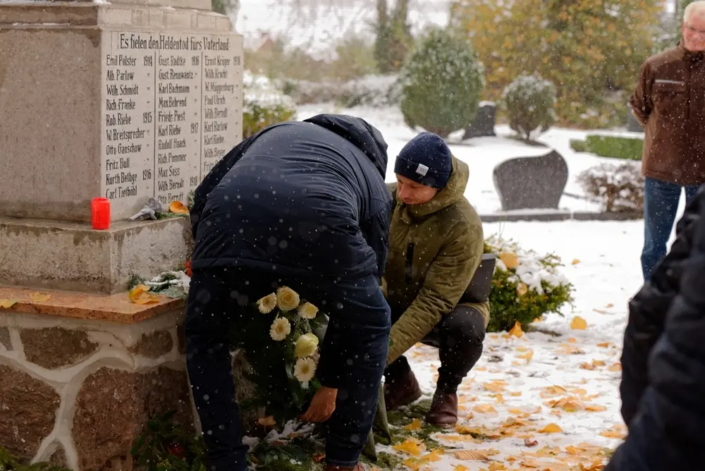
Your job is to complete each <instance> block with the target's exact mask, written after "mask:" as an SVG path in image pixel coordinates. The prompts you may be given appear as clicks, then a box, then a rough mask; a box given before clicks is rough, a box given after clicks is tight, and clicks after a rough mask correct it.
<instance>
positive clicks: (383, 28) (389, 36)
mask: <svg viewBox="0 0 705 471" xmlns="http://www.w3.org/2000/svg"><path fill="white" fill-rule="evenodd" d="M408 17H409V0H397V2H396V4H395V6H394V10H393V11H392V12H391V13H390V12H389V8H388V5H387V0H377V24H376V25H375V28H376V30H377V38H376V40H375V60H376V61H377V68H378V69H379V71H380V72H382V73H385V74H386V73H389V72H393V71H396V70H399V69H400V68H401V66H402V65H403V64H404V59H405V58H406V55H407V54H408V52H409V49H410V48H411V45H412V41H413V38H412V36H411V29H410V26H409V22H408Z"/></svg>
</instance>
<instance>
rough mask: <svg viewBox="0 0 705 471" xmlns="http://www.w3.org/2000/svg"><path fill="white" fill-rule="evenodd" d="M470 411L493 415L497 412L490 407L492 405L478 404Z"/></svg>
mask: <svg viewBox="0 0 705 471" xmlns="http://www.w3.org/2000/svg"><path fill="white" fill-rule="evenodd" d="M472 410H474V411H475V412H478V413H480V414H494V413H496V412H497V409H495V408H494V407H492V404H478V405H476V406H475V407H473V408H472Z"/></svg>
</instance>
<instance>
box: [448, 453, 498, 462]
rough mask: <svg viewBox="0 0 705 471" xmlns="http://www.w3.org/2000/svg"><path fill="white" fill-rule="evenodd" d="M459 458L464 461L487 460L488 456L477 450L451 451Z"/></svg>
mask: <svg viewBox="0 0 705 471" xmlns="http://www.w3.org/2000/svg"><path fill="white" fill-rule="evenodd" d="M453 454H454V455H455V457H456V458H457V459H459V460H466V461H471V460H472V461H489V459H490V458H489V457H488V456H487V455H486V454H485V453H483V452H482V451H479V450H459V451H456V452H455V453H453Z"/></svg>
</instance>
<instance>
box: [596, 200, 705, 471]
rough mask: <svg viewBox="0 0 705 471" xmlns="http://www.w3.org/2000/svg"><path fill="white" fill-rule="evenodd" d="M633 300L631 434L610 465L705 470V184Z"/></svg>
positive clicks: (619, 469)
mask: <svg viewBox="0 0 705 471" xmlns="http://www.w3.org/2000/svg"><path fill="white" fill-rule="evenodd" d="M677 234H678V237H677V238H676V241H675V242H674V243H673V246H672V248H671V251H670V252H669V253H668V255H666V257H665V258H664V259H663V260H661V262H660V263H659V264H657V265H656V268H655V269H654V271H653V274H652V276H651V279H650V281H648V282H646V283H645V284H644V286H643V287H642V289H641V290H640V291H639V293H637V295H636V296H635V297H634V299H632V300H631V302H630V303H629V324H628V325H627V329H626V332H625V334H624V350H623V353H622V367H623V371H622V384H621V387H620V389H621V393H622V416H623V417H624V421H625V422H626V423H627V425H628V427H629V436H628V437H627V439H626V441H625V443H624V444H623V445H621V446H620V447H619V448H618V449H617V451H616V452H615V454H614V456H613V457H612V460H611V461H610V463H609V465H608V466H607V468H606V470H607V471H662V470H663V471H667V470H668V471H670V470H674V471H675V470H690V469H692V470H695V469H705V434H703V430H705V402H704V401H703V399H704V398H705V189H704V188H703V187H701V188H700V189H699V190H698V193H697V194H696V196H695V198H694V199H693V200H692V201H691V203H690V204H688V206H687V207H686V210H685V214H684V216H683V218H682V219H681V220H680V221H679V222H678V226H677Z"/></svg>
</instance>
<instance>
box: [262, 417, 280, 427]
mask: <svg viewBox="0 0 705 471" xmlns="http://www.w3.org/2000/svg"><path fill="white" fill-rule="evenodd" d="M257 423H258V424H260V425H262V426H264V427H274V426H275V425H277V422H276V420H274V416H273V415H270V416H269V417H260V418H259V419H257Z"/></svg>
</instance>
